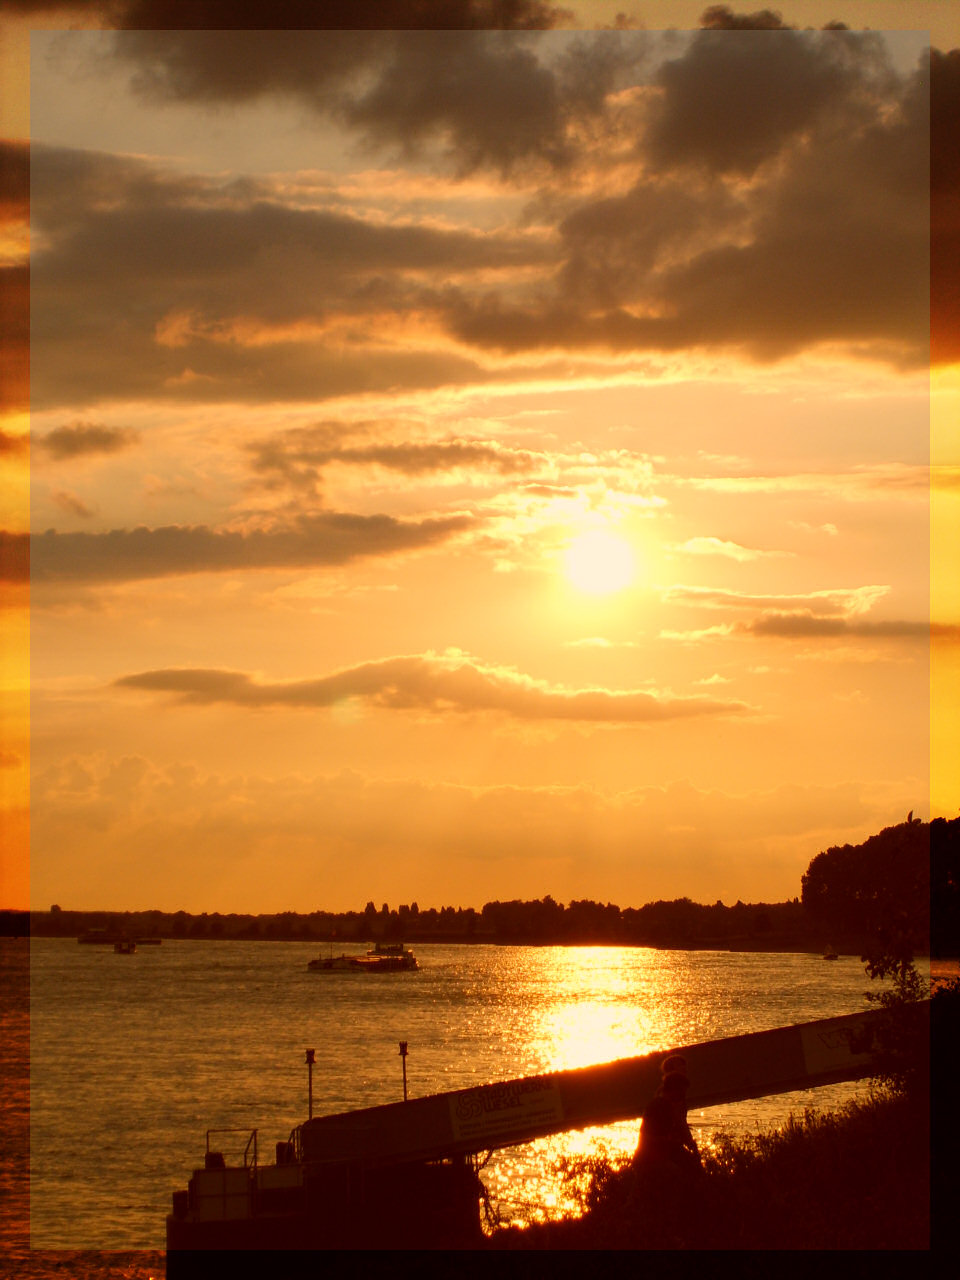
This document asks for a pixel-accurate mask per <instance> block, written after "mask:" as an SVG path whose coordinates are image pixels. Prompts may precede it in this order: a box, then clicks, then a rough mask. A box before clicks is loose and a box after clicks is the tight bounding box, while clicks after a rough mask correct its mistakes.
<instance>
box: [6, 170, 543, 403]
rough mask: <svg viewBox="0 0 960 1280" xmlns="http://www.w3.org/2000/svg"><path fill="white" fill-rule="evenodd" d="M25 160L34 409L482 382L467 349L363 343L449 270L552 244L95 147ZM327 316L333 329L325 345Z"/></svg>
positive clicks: (534, 260)
mask: <svg viewBox="0 0 960 1280" xmlns="http://www.w3.org/2000/svg"><path fill="white" fill-rule="evenodd" d="M33 170H34V210H33V213H34V220H35V225H36V227H37V228H38V230H39V231H40V232H41V233H42V234H43V235H44V236H45V237H46V242H47V243H46V247H45V248H43V249H37V250H35V252H34V255H33V264H32V280H31V283H32V290H33V316H32V338H33V342H32V352H33V366H32V390H33V402H34V407H35V408H49V407H51V406H55V405H58V404H66V403H71V402H72V403H76V402H78V401H80V402H83V401H87V402H90V401H92V400H95V399H97V398H99V397H102V396H109V397H113V398H118V399H122V398H124V397H125V396H131V397H135V396H154V395H161V396H171V397H184V396H186V397H191V398H198V399H223V398H233V399H240V400H250V399H255V400H269V399H279V400H285V399H291V398H293V399H297V398H309V397H318V398H322V397H323V396H324V395H330V394H338V393H344V392H346V393H349V392H353V391H376V390H386V389H392V388H396V387H398V386H409V387H412V388H419V387H433V386H437V385H444V384H446V383H450V382H460V381H463V380H464V379H465V378H466V379H470V380H481V381H482V380H484V379H485V378H486V377H489V376H490V375H489V373H484V371H482V370H480V369H479V368H478V367H477V365H476V364H475V362H473V361H471V360H470V359H469V357H468V356H466V355H464V354H462V353H456V352H453V351H451V350H449V349H447V350H437V351H431V350H422V349H419V348H416V347H415V348H413V349H409V348H407V347H405V346H404V344H402V343H400V342H397V341H396V339H397V337H398V334H397V333H393V334H392V335H390V338H391V341H390V343H389V344H388V345H387V347H386V349H384V344H383V343H382V342H381V341H379V340H378V344H377V345H378V348H379V349H378V352H377V358H376V360H371V359H370V358H369V356H368V355H367V353H366V351H365V342H366V340H368V339H369V338H370V336H371V333H372V334H373V335H374V337H377V338H379V332H378V329H379V327H382V325H383V324H384V323H386V324H388V325H391V324H392V325H399V323H400V322H401V319H402V317H404V316H406V315H410V314H413V313H415V312H417V311H418V310H422V311H424V312H426V313H427V314H429V313H430V312H431V310H435V309H436V308H437V307H438V305H439V303H438V299H440V297H441V294H442V289H443V288H444V287H445V284H446V282H447V280H449V279H450V278H451V277H452V276H454V277H456V278H457V279H460V280H468V279H470V277H471V276H472V275H473V274H481V275H482V274H483V273H485V272H489V271H503V272H512V271H515V270H518V269H519V270H529V269H530V268H532V267H537V266H538V265H540V264H543V263H544V262H545V261H546V262H549V261H551V257H552V252H553V251H552V249H551V247H550V246H549V245H545V244H544V243H543V241H542V238H537V237H534V236H531V235H528V234H524V233H522V232H511V231H509V230H504V231H502V232H488V233H481V232H474V231H470V230H451V229H444V228H435V227H428V226H422V225H417V224H414V223H412V222H408V223H391V224H384V223H378V222H373V221H368V220H364V219H363V218H360V217H356V216H351V215H348V214H345V213H342V212H331V211H329V210H326V209H304V208H291V207H286V206H284V205H283V204H282V203H281V201H280V196H279V194H278V193H277V192H275V191H274V190H273V188H272V187H270V186H269V184H264V183H239V184H230V185H228V186H223V185H221V184H218V183H217V182H216V181H213V180H207V179H200V178H192V177H183V176H179V175H171V174H167V173H161V172H158V171H156V170H154V169H152V168H151V167H150V166H149V165H147V164H144V163H142V162H138V161H135V160H128V159H125V158H117V157H109V156H103V155H100V154H96V153H76V152H68V151H63V150H59V149H46V148H42V147H37V148H34V158H33ZM297 325H307V326H313V328H312V330H311V331H310V332H306V333H305V332H303V331H302V330H301V331H297V329H296V326H297ZM331 325H333V326H339V327H340V329H341V332H340V334H339V336H336V337H335V338H334V340H333V341H328V340H326V339H325V337H323V336H322V334H321V330H322V329H323V327H324V326H328V327H329V326H331ZM270 327H273V328H274V329H279V330H280V331H279V332H277V333H273V334H271V333H264V330H266V329H269V328H270ZM446 346H447V347H448V348H449V343H448V344H446Z"/></svg>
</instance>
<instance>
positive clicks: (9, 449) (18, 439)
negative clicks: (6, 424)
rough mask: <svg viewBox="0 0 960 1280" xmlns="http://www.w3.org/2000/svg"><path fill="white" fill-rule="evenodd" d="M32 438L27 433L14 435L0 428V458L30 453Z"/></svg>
mask: <svg viewBox="0 0 960 1280" xmlns="http://www.w3.org/2000/svg"><path fill="white" fill-rule="evenodd" d="M29 451H30V440H29V437H27V436H25V435H12V434H11V433H10V432H9V431H4V430H3V429H2V428H0V458H4V457H7V458H14V457H17V456H18V455H20V454H24V453H29Z"/></svg>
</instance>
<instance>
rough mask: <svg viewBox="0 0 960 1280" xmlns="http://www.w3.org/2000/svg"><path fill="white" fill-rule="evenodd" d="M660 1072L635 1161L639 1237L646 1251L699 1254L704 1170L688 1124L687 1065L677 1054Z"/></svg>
mask: <svg viewBox="0 0 960 1280" xmlns="http://www.w3.org/2000/svg"><path fill="white" fill-rule="evenodd" d="M660 1071H661V1082H660V1088H659V1089H658V1090H657V1092H656V1094H655V1096H654V1097H653V1098H651V1099H650V1101H649V1102H648V1103H647V1105H646V1107H644V1110H643V1119H642V1120H641V1122H640V1142H639V1144H638V1146H637V1154H636V1156H635V1157H634V1160H633V1171H634V1176H635V1178H636V1184H635V1185H636V1193H635V1194H636V1196H637V1199H636V1201H635V1204H636V1215H637V1218H636V1222H637V1228H636V1229H637V1234H638V1238H639V1239H640V1240H641V1241H642V1243H643V1246H645V1247H647V1248H653V1249H677V1248H680V1249H682V1248H691V1247H693V1248H698V1247H700V1246H699V1243H698V1242H699V1239H700V1236H701V1233H702V1223H701V1216H702V1191H703V1187H702V1184H701V1177H702V1165H701V1161H700V1152H699V1151H698V1150H697V1144H696V1141H695V1139H694V1137H693V1134H692V1133H691V1132H690V1126H689V1124H688V1123H687V1090H688V1089H689V1087H690V1081H689V1078H688V1077H687V1064H686V1062H685V1061H684V1060H683V1058H681V1057H680V1056H679V1055H677V1054H674V1055H671V1056H670V1057H669V1058H667V1060H666V1061H665V1062H664V1063H663V1064H662V1065H661V1068H660Z"/></svg>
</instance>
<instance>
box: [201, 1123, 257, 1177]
mask: <svg viewBox="0 0 960 1280" xmlns="http://www.w3.org/2000/svg"><path fill="white" fill-rule="evenodd" d="M211 1133H247V1134H249V1135H250V1136H249V1137H248V1138H247V1145H246V1146H245V1147H244V1149H243V1167H244V1168H245V1169H247V1168H252V1169H256V1167H257V1130H256V1129H253V1130H250V1129H247V1128H246V1126H240V1125H235V1126H233V1127H230V1128H225V1129H208V1130H207V1154H209V1152H210V1135H211ZM251 1143H253V1164H252V1165H250V1164H249V1163H248V1160H247V1157H248V1156H249V1154H250V1144H251Z"/></svg>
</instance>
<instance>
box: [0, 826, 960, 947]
mask: <svg viewBox="0 0 960 1280" xmlns="http://www.w3.org/2000/svg"><path fill="white" fill-rule="evenodd" d="M800 889H801V894H800V896H799V897H795V898H793V899H792V900H790V901H787V902H774V903H769V902H758V903H745V902H741V901H737V902H736V903H734V904H733V905H732V906H726V905H725V904H724V903H723V902H721V901H717V902H715V903H713V904H712V905H707V904H702V903H697V902H693V901H691V899H690V898H686V897H684V898H675V899H673V900H672V901H664V900H662V899H661V900H658V901H656V902H649V903H647V904H646V905H644V906H642V907H624V908H621V907H619V906H617V905H616V904H615V903H612V902H607V903H600V902H594V901H592V900H589V899H580V900H574V901H571V902H569V903H567V904H566V905H564V904H563V903H560V902H556V901H555V900H554V899H553V898H552V897H551V896H550V895H549V894H548V895H547V896H545V897H543V898H539V899H534V900H532V901H521V900H519V899H514V900H512V901H508V902H501V901H499V900H497V901H493V902H487V903H485V904H484V905H483V907H482V908H481V909H480V910H479V911H478V910H476V909H475V908H473V907H452V906H444V907H441V908H439V909H438V908H436V907H429V908H427V909H424V910H421V908H420V907H419V905H418V904H417V903H416V902H415V901H412V902H410V903H404V904H402V905H400V906H399V907H394V908H391V907H390V906H389V904H388V903H386V902H384V903H383V904H382V905H381V906H380V908H379V909H378V908H377V907H376V905H375V903H374V902H373V901H369V902H367V904H366V906H365V907H364V909H363V911H346V912H333V911H324V910H314V911H309V912H296V911H281V912H275V913H272V914H259V915H254V914H240V913H236V912H230V913H228V914H223V913H221V912H219V911H215V912H212V913H208V912H206V911H204V912H200V913H199V914H197V913H190V912H187V911H175V912H170V911H157V910H147V911H91V910H66V909H63V908H62V907H61V906H60V905H59V904H57V903H54V904H53V905H52V906H51V907H50V909H49V910H46V911H40V910H32V911H0V936H8V937H9V936H18V937H26V936H31V937H71V936H73V937H77V938H79V937H81V936H82V935H83V934H85V933H89V932H91V931H101V932H106V933H107V934H109V935H111V937H112V936H120V935H123V936H126V937H133V938H138V939H140V938H171V939H173V938H184V939H185V938H191V939H210V940H224V941H284V942H314V943H318V944H319V943H328V944H331V945H340V944H358V943H370V942H378V941H404V942H409V943H412V944H413V943H430V942H438V943H440V942H443V943H460V942H463V943H501V944H510V945H524V944H527V945H540V946H558V945H561V946H562V945H577V946H589V945H601V946H641V947H658V948H670V949H678V950H679V949H685V948H686V949H691V950H734V951H751V950H752V951H814V952H816V951H821V952H822V951H823V949H824V948H825V947H826V946H827V945H828V944H829V945H830V946H832V947H833V948H834V949H835V950H837V951H839V952H841V953H843V954H847V955H861V956H864V955H866V954H868V953H869V951H870V950H871V947H872V943H873V940H874V939H876V938H877V937H878V936H879V935H881V934H882V935H885V936H893V935H896V936H898V937H901V938H902V940H903V941H905V942H906V941H909V944H910V949H911V952H912V954H930V955H933V956H941V955H948V956H954V955H956V954H957V939H958V938H960V818H954V819H952V820H947V819H944V818H936V819H934V820H933V821H932V822H930V823H924V822H921V821H920V820H919V819H915V818H914V817H913V814H912V813H911V814H908V816H907V820H906V821H905V822H902V823H899V824H898V825H896V826H893V827H886V828H884V830H883V831H881V832H879V833H878V834H877V835H874V836H871V837H870V838H869V839H867V840H865V841H864V842H863V843H862V844H859V845H842V846H835V847H832V848H830V849H827V850H825V851H823V852H821V853H818V854H817V855H816V856H815V857H814V858H813V859H812V861H811V862H810V864H809V866H808V868H807V870H806V872H805V873H804V875H803V877H802V880H801V885H800ZM931 900H932V901H933V903H934V908H935V909H934V912H933V918H932V919H931V910H930V908H931ZM105 940H106V939H105Z"/></svg>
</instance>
